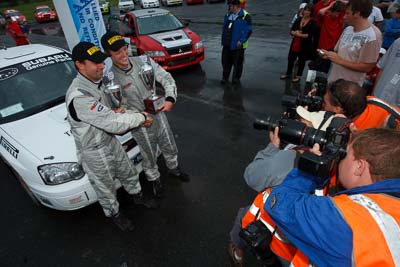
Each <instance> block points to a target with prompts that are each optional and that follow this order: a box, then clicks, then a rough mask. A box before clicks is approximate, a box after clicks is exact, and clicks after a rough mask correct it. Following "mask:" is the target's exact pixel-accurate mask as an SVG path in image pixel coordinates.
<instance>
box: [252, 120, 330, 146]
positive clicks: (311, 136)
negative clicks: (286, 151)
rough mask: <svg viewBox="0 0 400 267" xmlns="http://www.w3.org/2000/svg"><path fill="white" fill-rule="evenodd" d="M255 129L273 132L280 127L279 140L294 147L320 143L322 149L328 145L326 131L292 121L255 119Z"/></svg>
mask: <svg viewBox="0 0 400 267" xmlns="http://www.w3.org/2000/svg"><path fill="white" fill-rule="evenodd" d="M253 127H254V129H256V130H266V131H273V130H274V129H275V127H279V138H280V139H281V140H282V141H283V142H285V143H290V144H294V145H304V146H308V147H312V146H313V145H314V144H315V143H318V144H319V145H320V146H321V148H322V147H323V146H324V145H325V144H326V141H327V140H326V137H325V131H322V130H318V129H315V128H312V127H308V126H307V125H306V124H304V123H302V122H300V121H297V120H292V119H286V118H284V119H281V120H279V121H273V120H272V119H271V117H268V118H267V119H266V120H261V119H255V120H254V123H253Z"/></svg>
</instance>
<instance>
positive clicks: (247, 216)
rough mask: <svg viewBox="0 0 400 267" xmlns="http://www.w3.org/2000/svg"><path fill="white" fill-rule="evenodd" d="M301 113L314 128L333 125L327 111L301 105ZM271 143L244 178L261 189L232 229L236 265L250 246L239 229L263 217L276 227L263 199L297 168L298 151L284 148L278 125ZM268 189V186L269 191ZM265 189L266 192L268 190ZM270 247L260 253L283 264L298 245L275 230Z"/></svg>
mask: <svg viewBox="0 0 400 267" xmlns="http://www.w3.org/2000/svg"><path fill="white" fill-rule="evenodd" d="M297 112H298V114H299V115H300V117H301V119H300V120H302V121H303V122H304V123H306V124H308V125H310V126H311V127H315V128H320V129H321V130H323V131H325V130H326V128H327V127H328V126H329V125H330V122H331V120H332V119H333V116H330V117H328V118H325V112H323V111H322V112H308V111H307V110H305V109H304V108H302V107H298V109H297ZM269 138H270V143H269V144H268V146H267V147H266V148H265V149H263V150H261V151H259V152H258V153H257V155H256V157H255V158H254V160H253V161H252V162H251V163H250V164H249V165H248V167H247V168H246V170H245V173H244V178H245V180H246V182H247V184H248V185H249V186H250V187H251V188H252V189H254V190H256V191H258V192H260V193H259V194H258V196H257V197H256V198H255V199H254V202H253V204H252V206H251V207H250V206H247V207H243V208H240V209H239V211H238V214H237V217H236V219H235V223H234V225H233V228H232V230H231V232H230V236H231V242H230V243H229V246H228V252H229V254H230V256H231V260H232V262H233V263H234V264H236V265H240V264H242V263H243V258H244V248H246V247H247V245H246V243H245V242H244V240H242V239H241V238H240V236H239V232H240V231H241V230H242V229H243V228H245V227H246V226H247V225H248V224H250V223H251V222H253V221H255V220H258V219H259V218H262V220H263V222H264V223H266V224H268V225H269V228H270V229H271V231H273V229H274V228H275V224H274V222H273V221H272V220H271V219H270V218H269V216H268V214H266V213H265V212H263V209H262V207H263V204H264V202H263V200H264V201H265V199H266V196H267V194H269V192H270V189H271V188H274V187H275V186H277V185H279V184H280V183H281V182H282V180H283V179H284V178H285V177H286V175H287V174H288V173H289V172H290V170H291V169H292V168H293V167H294V164H295V159H296V151H295V150H293V149H284V150H280V149H279V147H280V138H279V128H278V127H276V128H275V129H274V131H273V132H269ZM265 188H267V189H266V190H265ZM264 190H265V191H264ZM259 212H261V213H259ZM271 239H272V240H271V244H270V248H271V249H269V248H268V246H265V247H263V248H262V249H260V250H262V251H260V253H261V254H263V255H257V256H259V257H260V258H261V259H262V260H263V261H264V263H266V262H269V263H270V264H272V265H273V264H275V263H276V258H275V256H274V255H273V254H271V250H272V251H273V253H274V254H276V255H278V256H279V258H280V260H281V263H282V264H286V265H287V264H288V262H289V261H290V260H291V259H292V257H293V255H294V252H295V248H294V247H293V246H292V245H291V244H290V242H286V241H285V237H284V236H283V235H281V234H280V233H279V232H276V231H275V232H274V234H273V236H272V237H271Z"/></svg>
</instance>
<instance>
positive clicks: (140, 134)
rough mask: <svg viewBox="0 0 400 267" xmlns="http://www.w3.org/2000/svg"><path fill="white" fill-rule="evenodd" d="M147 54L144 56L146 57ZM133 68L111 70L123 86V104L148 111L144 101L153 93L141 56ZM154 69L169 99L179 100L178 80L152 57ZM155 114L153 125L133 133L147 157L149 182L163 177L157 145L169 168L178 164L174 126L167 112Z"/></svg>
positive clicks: (145, 158)
mask: <svg viewBox="0 0 400 267" xmlns="http://www.w3.org/2000/svg"><path fill="white" fill-rule="evenodd" d="M142 57H143V56H142ZM129 60H130V63H131V64H130V65H131V68H130V69H129V70H122V69H120V68H118V67H116V66H115V65H113V66H112V68H111V71H112V72H113V73H114V75H115V80H116V81H117V83H119V84H120V85H121V86H122V96H123V98H122V106H124V107H126V109H128V110H133V111H136V112H142V111H144V109H145V107H144V102H143V101H144V100H145V99H146V98H148V97H150V96H151V93H152V92H151V91H150V90H148V89H147V88H146V86H145V84H144V83H143V81H142V79H141V77H140V76H139V72H140V70H141V66H142V64H143V63H142V60H141V58H140V57H131V58H129ZM150 62H151V65H152V67H153V70H154V76H155V79H156V81H157V82H158V83H160V84H161V85H162V87H163V88H164V90H165V97H166V101H171V102H173V103H174V102H175V101H176V98H177V93H176V84H175V80H174V79H173V77H172V76H171V74H170V73H168V72H167V71H165V70H164V69H163V68H162V67H161V66H160V65H159V64H157V63H156V62H154V61H153V60H152V59H151V58H150ZM150 116H152V117H153V124H152V125H151V126H150V127H147V128H145V127H138V128H135V129H133V130H132V135H133V136H134V138H135V139H136V142H137V143H138V145H139V148H140V152H141V154H142V156H143V161H142V166H143V170H144V172H145V174H146V177H147V180H148V181H156V180H157V179H158V178H159V177H160V172H159V170H158V166H157V146H159V148H160V150H161V152H162V153H163V156H164V159H165V163H166V165H167V168H168V169H170V170H172V169H175V168H177V167H178V149H177V147H176V144H175V139H174V136H173V133H172V131H171V128H170V126H169V124H168V120H167V117H166V116H165V114H164V112H158V113H157V114H156V115H154V114H150Z"/></svg>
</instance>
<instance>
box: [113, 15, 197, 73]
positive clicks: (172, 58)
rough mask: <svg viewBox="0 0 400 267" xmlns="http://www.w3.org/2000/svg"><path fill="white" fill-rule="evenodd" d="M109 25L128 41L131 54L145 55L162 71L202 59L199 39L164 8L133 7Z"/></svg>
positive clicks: (195, 62)
mask: <svg viewBox="0 0 400 267" xmlns="http://www.w3.org/2000/svg"><path fill="white" fill-rule="evenodd" d="M117 19H118V17H117ZM112 25H113V26H111V29H112V30H116V31H119V32H120V33H121V35H123V36H126V37H127V38H128V39H129V40H130V42H131V53H132V54H133V55H142V54H146V55H148V56H150V57H152V58H153V59H154V60H155V61H156V62H158V63H159V64H160V65H161V66H162V67H163V68H164V69H166V70H173V69H178V68H182V67H186V66H190V65H195V64H199V63H200V62H201V61H203V60H204V45H203V42H202V40H201V38H200V37H199V36H198V35H197V34H196V33H195V32H193V31H192V30H190V29H189V28H188V27H187V26H186V25H184V24H183V23H182V22H181V21H180V20H179V19H178V18H177V17H175V16H174V15H173V14H172V13H171V12H170V11H168V10H165V9H161V8H152V9H141V10H135V11H132V12H129V13H127V14H125V16H124V17H123V19H122V21H120V23H112ZM113 27H118V28H117V29H115V28H114V29H113ZM109 29H110V28H109Z"/></svg>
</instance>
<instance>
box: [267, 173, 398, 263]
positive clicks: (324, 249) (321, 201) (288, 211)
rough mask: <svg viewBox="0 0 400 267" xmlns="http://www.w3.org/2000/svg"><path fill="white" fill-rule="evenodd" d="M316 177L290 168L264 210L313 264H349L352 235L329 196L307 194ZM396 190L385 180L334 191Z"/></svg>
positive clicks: (316, 183) (392, 182)
mask: <svg viewBox="0 0 400 267" xmlns="http://www.w3.org/2000/svg"><path fill="white" fill-rule="evenodd" d="M318 179H319V178H316V177H313V176H311V175H309V174H307V173H305V172H302V171H300V170H298V169H293V170H292V171H291V172H290V173H289V174H288V176H287V177H286V178H285V180H284V181H283V182H282V184H281V185H279V186H278V187H276V188H275V189H274V190H273V191H272V192H271V194H270V196H269V198H268V199H267V202H266V203H265V206H264V209H265V211H267V212H268V213H269V215H270V216H271V217H272V219H273V220H274V222H275V223H276V225H277V226H278V227H279V228H280V229H281V230H282V231H283V232H284V233H285V235H286V237H288V238H289V240H290V241H291V242H292V243H293V244H294V245H295V246H296V247H297V248H299V249H300V251H302V252H303V253H304V254H305V255H306V256H307V257H308V258H309V259H310V260H311V261H312V262H313V263H314V264H316V265H317V266H319V267H321V266H351V263H352V261H351V257H352V251H353V236H352V231H351V229H350V227H349V226H348V225H347V223H346V221H345V220H344V219H343V218H342V216H341V214H340V213H339V211H338V209H337V208H336V207H335V205H334V202H333V201H332V199H331V198H330V197H321V196H315V195H311V194H310V192H313V191H314V190H315V189H317V188H318V186H319V185H320V181H319V180H318ZM362 193H400V179H388V180H384V181H381V182H377V183H374V184H371V185H368V186H360V187H356V188H352V189H349V190H345V191H341V192H340V193H338V194H347V195H352V194H362Z"/></svg>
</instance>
